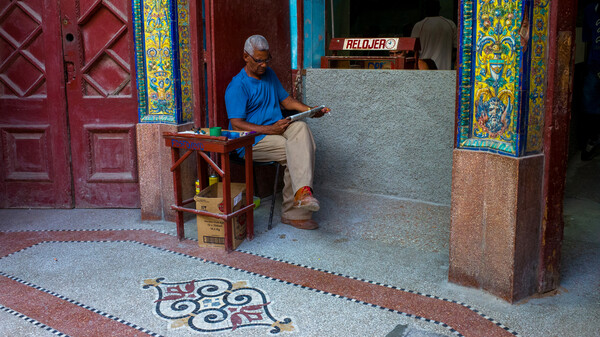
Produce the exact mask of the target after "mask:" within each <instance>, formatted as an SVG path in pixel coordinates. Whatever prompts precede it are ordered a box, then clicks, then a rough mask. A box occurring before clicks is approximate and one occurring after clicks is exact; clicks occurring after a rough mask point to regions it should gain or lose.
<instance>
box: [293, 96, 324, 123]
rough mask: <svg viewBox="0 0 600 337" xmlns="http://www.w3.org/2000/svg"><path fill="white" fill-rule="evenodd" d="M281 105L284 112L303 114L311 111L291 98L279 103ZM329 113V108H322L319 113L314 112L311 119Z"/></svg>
mask: <svg viewBox="0 0 600 337" xmlns="http://www.w3.org/2000/svg"><path fill="white" fill-rule="evenodd" d="M281 105H282V106H283V107H284V108H285V109H286V110H296V111H299V112H304V111H306V110H310V109H312V107H310V106H308V105H306V104H304V103H302V102H300V101H298V100H297V99H295V98H293V97H292V96H288V97H287V98H286V99H284V100H283V101H281ZM329 111H330V109H329V108H323V109H321V111H318V112H316V113H315V115H314V116H313V118H319V117H321V116H323V115H324V114H326V113H328V112H329Z"/></svg>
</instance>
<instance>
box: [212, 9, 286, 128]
mask: <svg viewBox="0 0 600 337" xmlns="http://www.w3.org/2000/svg"><path fill="white" fill-rule="evenodd" d="M205 4H206V15H205V16H206V20H207V22H206V36H207V47H206V49H207V56H208V57H207V59H208V64H207V77H208V106H209V119H210V122H211V125H218V126H222V127H227V125H228V119H227V112H226V111H225V99H224V97H225V89H227V85H228V84H229V82H230V81H231V79H232V78H233V76H235V75H236V74H237V73H238V72H239V71H240V70H241V69H242V68H243V67H244V65H245V63H244V60H243V58H242V56H243V53H244V42H245V41H246V39H247V38H248V37H249V36H251V35H254V34H260V35H263V36H264V37H265V38H266V39H267V41H269V48H270V52H271V55H272V56H273V62H272V63H271V65H270V67H271V68H272V69H273V70H274V71H275V73H276V74H277V77H278V78H279V80H280V81H281V84H282V85H283V87H284V88H285V89H286V90H287V91H288V93H289V94H290V95H291V94H292V91H291V89H292V71H291V69H292V66H291V50H290V4H289V1H272V0H253V1H243V0H228V1H221V0H208V1H207V2H205Z"/></svg>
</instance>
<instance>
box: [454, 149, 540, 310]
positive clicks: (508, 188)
mask: <svg viewBox="0 0 600 337" xmlns="http://www.w3.org/2000/svg"><path fill="white" fill-rule="evenodd" d="M543 168H544V156H543V155H541V154H540V155H533V156H528V157H520V158H513V157H507V156H502V155H498V154H493V153H487V152H477V151H467V150H458V149H455V150H454V152H453V169H452V205H451V214H452V219H451V229H450V267H449V275H448V279H449V281H450V282H453V283H457V284H460V285H463V286H468V287H473V288H479V289H483V290H485V291H488V292H490V293H492V294H494V295H495V296H498V297H500V298H502V299H504V300H506V301H508V302H511V303H513V302H516V301H518V300H520V299H523V298H525V297H528V296H530V295H532V294H534V293H535V292H536V290H537V270H538V264H539V258H540V246H541V245H540V228H541V221H542V207H543V202H542V184H543V180H542V178H543Z"/></svg>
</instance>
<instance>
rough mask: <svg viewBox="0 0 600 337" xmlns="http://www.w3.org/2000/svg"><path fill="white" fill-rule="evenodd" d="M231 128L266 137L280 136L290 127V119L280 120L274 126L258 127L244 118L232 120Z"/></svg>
mask: <svg viewBox="0 0 600 337" xmlns="http://www.w3.org/2000/svg"><path fill="white" fill-rule="evenodd" d="M229 121H230V122H231V127H232V128H233V129H234V130H237V131H254V132H256V133H262V134H265V135H280V134H282V133H283V132H284V131H285V129H287V127H288V126H289V125H290V123H291V121H290V120H289V119H285V118H284V119H280V120H278V121H277V122H275V124H273V125H258V124H253V123H249V122H246V120H244V119H242V118H231V119H230V120H229Z"/></svg>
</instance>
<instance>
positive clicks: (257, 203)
mask: <svg viewBox="0 0 600 337" xmlns="http://www.w3.org/2000/svg"><path fill="white" fill-rule="evenodd" d="M258 206H260V198H259V197H257V196H254V209H257V208H258Z"/></svg>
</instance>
